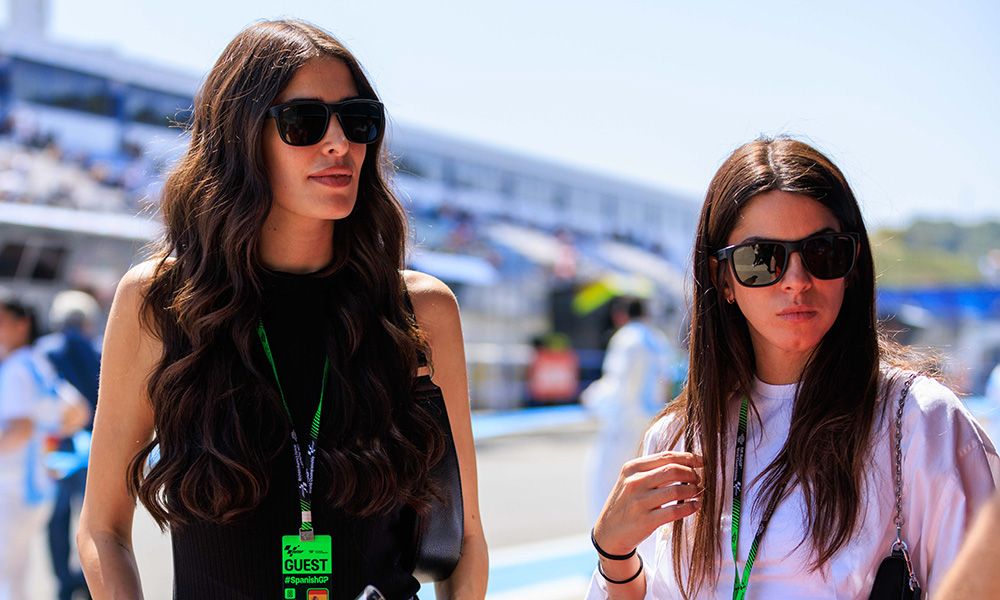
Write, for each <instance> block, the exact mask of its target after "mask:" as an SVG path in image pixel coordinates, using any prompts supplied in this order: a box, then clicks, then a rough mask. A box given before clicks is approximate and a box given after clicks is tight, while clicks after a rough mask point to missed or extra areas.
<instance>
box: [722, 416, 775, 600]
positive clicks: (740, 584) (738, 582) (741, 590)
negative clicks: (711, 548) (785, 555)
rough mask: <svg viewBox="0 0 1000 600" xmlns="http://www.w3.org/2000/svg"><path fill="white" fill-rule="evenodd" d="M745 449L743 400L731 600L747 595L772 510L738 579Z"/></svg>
mask: <svg viewBox="0 0 1000 600" xmlns="http://www.w3.org/2000/svg"><path fill="white" fill-rule="evenodd" d="M746 448H747V399H746V398H745V397H744V398H743V403H742V404H741V405H740V424H739V429H738V430H737V432H736V460H735V461H734V462H735V468H736V472H735V473H734V474H733V507H732V528H733V569H734V570H735V579H734V581H733V600H743V597H744V596H745V595H746V593H747V585H748V584H749V582H750V571H751V570H752V569H753V563H754V560H756V558H757V550H758V549H759V548H760V540H761V538H762V537H764V530H765V529H767V523H768V521H770V520H771V515H772V514H773V513H774V510H773V509H769V510H768V511H767V512H765V513H764V517H763V518H762V519H761V521H760V525H758V526H757V533H756V535H754V538H753V543H752V544H750V553H749V554H747V562H746V564H745V565H744V566H743V577H742V578H741V577H740V567H739V562H738V561H737V559H736V555H737V551H738V550H739V542H740V513H741V508H742V500H743V460H744V458H745V455H746Z"/></svg>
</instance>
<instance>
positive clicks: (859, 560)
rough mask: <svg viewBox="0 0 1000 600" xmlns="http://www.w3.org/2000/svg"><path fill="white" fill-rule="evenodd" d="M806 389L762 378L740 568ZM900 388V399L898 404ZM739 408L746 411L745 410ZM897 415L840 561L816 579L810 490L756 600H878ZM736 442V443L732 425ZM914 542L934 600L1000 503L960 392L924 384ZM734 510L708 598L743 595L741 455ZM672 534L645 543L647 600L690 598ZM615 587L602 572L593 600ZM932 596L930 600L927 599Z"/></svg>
mask: <svg viewBox="0 0 1000 600" xmlns="http://www.w3.org/2000/svg"><path fill="white" fill-rule="evenodd" d="M795 389H796V386H795V385H794V384H793V385H768V384H765V383H762V382H760V381H756V382H755V384H754V389H753V393H752V401H753V403H754V405H755V406H756V407H757V409H758V411H759V413H760V417H761V420H762V422H763V428H761V427H760V426H759V425H758V423H757V420H756V419H754V418H753V416H752V411H751V417H750V419H749V424H748V432H747V437H748V440H747V451H746V462H745V466H744V475H743V477H744V482H745V483H746V484H747V487H746V488H744V492H743V506H744V511H743V522H742V523H741V525H740V540H739V564H740V569H741V574H742V568H743V565H744V563H745V561H746V557H747V554H748V553H749V550H750V545H751V543H752V541H753V534H754V532H755V531H756V529H757V525H758V523H759V522H760V515H759V513H758V512H757V511H755V510H752V507H753V505H754V502H755V500H756V499H757V498H758V492H759V491H760V487H761V486H760V484H759V483H757V482H754V483H753V484H752V485H751V482H753V480H754V479H755V477H756V476H757V475H758V474H759V473H760V472H761V471H762V470H763V469H764V468H765V467H766V466H767V465H768V464H770V462H771V461H772V460H773V459H774V457H775V456H776V455H777V453H778V451H779V450H780V449H781V446H782V445H783V444H784V442H785V440H786V438H787V436H788V428H789V422H790V418H791V409H792V403H793V401H794V397H795ZM899 392H900V390H899V389H896V390H892V391H891V392H890V394H889V396H888V397H889V398H890V399H892V401H893V402H894V406H895V403H896V402H898V398H899ZM735 402H736V401H734V411H738V410H739V408H738V404H736V403H735ZM894 416H895V410H887V411H886V419H884V420H883V421H882V422H881V423H879V424H878V426H877V434H876V436H875V444H876V447H875V449H874V453H873V456H874V460H873V461H872V468H871V469H870V470H869V472H868V473H867V482H866V487H865V490H866V492H867V497H866V498H865V499H864V501H863V503H862V509H861V510H862V512H863V515H862V516H863V519H864V521H863V522H862V524H861V525H860V527H858V528H857V530H856V532H855V534H854V537H853V538H852V539H851V541H850V542H849V543H848V544H847V545H846V546H845V547H843V548H842V549H841V550H840V551H839V552H838V553H837V554H836V555H834V557H833V558H832V560H831V561H830V562H828V563H827V564H826V565H824V566H823V567H822V568H821V569H820V570H818V571H810V570H808V568H807V565H808V564H809V563H810V562H811V558H812V557H811V546H810V545H809V544H808V543H806V544H803V545H802V546H800V547H799V548H796V546H798V545H799V542H800V541H801V540H802V539H803V522H804V519H805V510H804V506H803V498H802V493H801V490H800V489H799V488H795V489H793V490H792V492H791V495H790V496H789V497H788V498H787V499H785V501H784V502H782V503H781V504H780V505H779V506H778V508H777V510H776V511H775V513H774V515H773V516H772V518H771V521H770V523H769V524H768V527H767V531H766V533H765V534H764V537H763V539H762V541H761V545H760V548H759V551H758V554H757V558H756V561H755V562H754V566H753V570H752V573H751V575H750V581H749V587H748V588H747V594H746V598H747V599H748V600H764V599H773V598H782V599H783V600H784V599H788V600H791V599H795V598H838V599H855V598H860V599H866V598H868V596H869V593H870V592H871V586H872V582H873V580H874V577H875V572H876V571H877V569H878V566H879V563H880V562H881V561H882V559H883V558H885V557H886V556H887V555H888V553H889V547H890V543H891V542H892V541H893V540H894V539H895V525H894V524H893V523H894V513H895V509H894V507H895V496H894V493H893V483H892V463H893V460H894V459H893V456H894V454H893V451H892V449H891V448H892V447H891V446H890V438H891V432H892V418H893V417H894ZM732 421H733V422H732V429H733V430H732V431H731V432H730V437H729V439H730V440H733V439H735V436H736V419H732ZM673 425H674V423H673V419H672V417H664V418H662V419H660V420H659V421H657V422H656V423H655V424H654V425H653V426H652V427H651V428H650V430H649V431H648V432H647V434H646V437H645V440H644V443H643V448H644V450H643V452H644V454H651V453H653V452H657V451H660V450H665V449H667V448H666V447H665V445H666V444H667V443H669V440H670V439H671V438H672V437H673V436H672V435H671V433H672V432H673V431H674V429H673ZM902 449H903V519H904V525H903V538H904V539H905V540H906V542H907V544H908V545H909V548H910V556H911V558H912V560H913V565H914V568H915V570H916V573H917V577H918V579H919V581H920V583H921V585H922V586H923V589H924V592H925V594H933V592H934V589H935V588H936V586H937V585H938V584H939V582H940V581H941V578H942V577H943V576H944V574H945V572H946V571H947V569H948V567H949V566H950V565H951V563H952V561H953V560H954V559H955V556H956V555H957V554H958V550H959V547H960V546H961V543H962V540H963V539H964V537H965V532H966V529H967V528H968V526H969V524H970V523H971V522H972V519H973V517H974V516H975V514H976V511H977V510H978V509H979V508H980V507H981V506H983V505H984V504H985V503H986V502H987V501H988V500H989V499H990V497H991V496H992V495H993V492H994V490H995V489H996V487H997V483H998V482H1000V458H998V456H997V451H996V449H995V447H994V446H993V443H992V442H991V441H990V440H989V438H988V437H987V435H986V433H985V432H984V431H983V430H982V428H981V427H980V426H979V425H978V424H977V423H976V421H975V419H974V418H973V417H972V415H971V414H970V413H969V412H968V410H966V409H965V407H964V406H963V405H962V403H961V402H960V401H959V400H958V398H956V397H955V395H954V394H953V393H952V392H951V391H950V390H948V389H947V388H946V387H944V386H943V385H941V384H940V383H938V382H936V381H934V380H932V379H928V378H925V377H920V378H918V379H917V380H916V381H915V382H914V383H913V386H912V387H911V388H910V392H909V394H908V396H907V400H906V405H905V408H904V411H903V444H902ZM724 452H725V456H726V459H727V462H726V464H727V468H726V469H725V481H724V482H723V485H722V488H721V489H722V490H724V492H723V493H724V498H725V500H724V502H723V509H722V519H721V523H720V527H721V531H720V535H721V540H722V542H723V543H722V546H723V550H722V564H721V566H720V568H719V579H718V581H717V582H710V583H708V584H706V586H705V587H704V588H702V591H701V594H700V597H703V598H719V599H722V598H724V599H726V600H729V599H731V598H732V594H733V578H734V573H735V568H734V565H733V557H732V550H731V545H730V543H729V540H730V539H731V535H732V530H731V527H730V525H731V523H730V521H731V519H730V506H731V501H732V476H733V473H732V461H733V459H732V453H733V448H732V447H730V448H728V450H724ZM670 531H672V527H671V526H670V525H667V526H665V527H663V528H660V530H658V531H657V532H654V534H653V535H652V536H650V537H649V538H647V539H646V540H645V541H644V542H643V543H642V544H641V545H640V546H639V552H640V554H641V555H642V559H643V562H644V563H645V565H646V567H645V574H646V575H645V576H646V596H645V597H646V599H647V600H653V599H656V600H663V599H667V598H680V597H681V594H680V592H679V591H678V590H679V586H678V582H677V581H676V580H675V577H674V568H673V558H672V551H671V542H670V539H669V537H668V535H667V534H668V532H670ZM606 585H607V584H606V583H605V582H604V580H603V578H601V576H600V575H599V574H598V573H597V572H596V571H595V573H594V577H593V579H592V581H591V586H590V590H589V591H588V594H587V600H598V599H603V598H607V591H606V589H607V588H606ZM925 597H926V596H925Z"/></svg>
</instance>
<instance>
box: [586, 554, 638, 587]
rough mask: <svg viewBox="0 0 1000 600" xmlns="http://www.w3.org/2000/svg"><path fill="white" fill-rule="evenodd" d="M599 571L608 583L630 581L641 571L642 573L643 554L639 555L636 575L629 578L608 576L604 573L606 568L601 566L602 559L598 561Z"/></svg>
mask: <svg viewBox="0 0 1000 600" xmlns="http://www.w3.org/2000/svg"><path fill="white" fill-rule="evenodd" d="M597 572H598V573H600V574H601V577H603V578H604V581H607V582H608V583H614V584H616V585H621V584H625V583H630V582H631V581H632V580H633V579H635V578H636V577H638V576H639V574H640V573H642V555H641V554H640V555H639V570H638V571H636V572H635V575H633V576H631V577H629V578H628V579H621V580H618V579H611V578H610V577H608V576H607V575H606V574H605V573H604V569H602V568H601V563H600V561H598V563H597Z"/></svg>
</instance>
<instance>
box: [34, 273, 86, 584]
mask: <svg viewBox="0 0 1000 600" xmlns="http://www.w3.org/2000/svg"><path fill="white" fill-rule="evenodd" d="M100 320H101V307H100V305H99V304H98V303H97V300H95V299H94V297H93V296H91V295H90V294H87V293H86V292H83V291H79V290H66V291H63V292H60V293H58V294H56V297H55V298H54V299H53V301H52V308H51V309H50V311H49V325H50V327H51V328H52V329H54V330H55V331H54V333H50V334H49V335H46V336H43V337H41V338H40V339H39V340H38V341H37V342H36V343H35V354H36V356H37V357H38V359H39V365H40V367H43V368H45V369H46V370H50V371H51V372H52V373H51V375H50V378H52V377H55V378H58V379H59V380H61V381H65V382H67V383H69V384H70V385H72V386H73V387H74V388H75V389H76V390H77V391H78V392H79V393H80V394H81V395H82V397H83V398H84V399H86V401H87V403H88V405H89V407H90V410H91V412H92V413H93V411H94V410H95V409H96V408H97V384H98V376H99V375H100V368H101V355H100V352H99V351H98V350H97V346H96V341H95V335H96V333H97V331H96V327H97V325H98V323H100ZM91 426H92V422H88V423H87V425H86V427H85V428H84V429H85V430H88V431H89V430H90V429H91ZM88 445H89V444H87V443H86V441H85V440H80V438H79V434H76V435H74V436H72V437H68V438H64V439H62V440H60V442H59V450H60V451H61V452H65V453H66V455H67V456H70V457H76V459H77V460H76V463H75V464H73V465H71V466H68V469H67V473H66V474H65V475H64V476H63V477H62V478H60V479H58V480H57V481H56V495H55V503H54V505H53V507H52V516H51V518H50V519H49V552H50V554H51V557H52V568H53V570H54V571H55V575H56V579H57V580H58V582H59V600H70V598H72V597H73V594H74V593H75V592H76V591H78V590H81V591H86V589H87V584H86V581H85V580H84V577H83V572H82V571H81V570H79V569H76V568H74V567H73V564H72V562H71V561H70V554H71V551H70V548H71V546H72V544H71V536H70V530H71V526H70V524H71V522H72V514H73V509H74V507H76V506H78V505H79V504H80V503H82V502H83V492H84V486H85V484H86V481H87V467H86V462H85V460H86V451H85V450H84V449H81V448H79V447H78V446H83V447H84V448H85V447H86V446H88Z"/></svg>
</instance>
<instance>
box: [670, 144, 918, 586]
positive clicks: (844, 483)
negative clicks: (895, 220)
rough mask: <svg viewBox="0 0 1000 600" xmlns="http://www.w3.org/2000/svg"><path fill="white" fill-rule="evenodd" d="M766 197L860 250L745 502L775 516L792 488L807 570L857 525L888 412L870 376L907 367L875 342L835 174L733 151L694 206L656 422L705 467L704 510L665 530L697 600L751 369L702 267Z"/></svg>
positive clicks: (712, 573) (869, 290)
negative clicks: (788, 203) (666, 420)
mask: <svg viewBox="0 0 1000 600" xmlns="http://www.w3.org/2000/svg"><path fill="white" fill-rule="evenodd" d="M772 190H780V191H784V192H789V193H793V194H802V195H804V196H808V197H810V198H813V199H815V200H816V201H818V202H820V203H821V204H823V205H824V206H825V207H826V208H828V209H829V210H830V211H831V212H832V213H833V215H834V216H835V217H836V218H837V220H838V221H839V223H840V226H841V230H842V231H845V232H854V233H857V234H858V235H859V236H860V240H861V243H860V254H859V256H858V259H857V262H856V263H855V267H854V270H853V271H852V272H851V274H850V275H848V281H847V286H846V289H845V292H844V301H843V304H842V306H841V309H840V314H839V315H838V316H837V319H836V321H835V322H834V324H833V325H832V327H831V328H830V330H829V331H828V332H827V333H826V335H825V336H824V337H823V339H822V340H821V342H820V343H819V345H818V346H817V347H816V348H815V349H814V350H813V352H812V353H811V355H810V357H809V359H808V361H807V363H806V365H805V368H804V369H803V372H802V374H801V375H800V379H799V387H798V391H797V394H796V397H795V402H794V405H793V408H792V416H791V428H790V431H789V433H788V439H787V440H786V441H785V444H784V446H783V447H782V448H781V450H780V451H779V453H778V455H777V456H776V457H775V459H774V461H773V462H771V464H769V465H768V466H767V467H766V468H765V469H764V471H763V472H762V473H761V474H760V475H759V480H760V482H761V490H762V491H761V495H760V497H759V500H758V501H757V502H756V503H755V504H754V510H756V511H759V512H758V514H760V512H763V511H767V510H773V509H774V508H775V507H777V505H778V504H779V503H780V502H781V501H782V500H783V499H784V498H785V497H786V496H787V495H788V493H789V492H790V491H791V489H792V488H793V487H795V486H798V487H799V488H800V489H801V491H802V494H803V497H804V502H805V506H806V515H805V523H804V527H805V532H806V533H805V535H804V539H803V540H802V543H806V542H807V541H808V542H810V544H811V546H812V550H813V561H812V564H811V565H810V567H811V568H813V569H816V568H819V567H821V566H822V565H823V564H825V563H826V562H827V561H829V560H830V559H831V558H832V557H833V555H834V554H835V553H836V552H837V551H838V550H840V549H841V548H843V547H844V545H845V544H847V543H848V541H849V540H850V539H851V537H852V535H853V533H854V531H855V530H856V529H857V528H858V527H859V526H860V523H859V512H860V509H861V507H862V499H863V493H864V489H863V486H864V473H865V469H866V467H867V466H868V464H869V461H868V459H869V458H870V449H871V446H872V440H873V427H874V425H875V423H876V422H877V421H878V420H879V419H880V415H881V413H882V412H884V411H883V409H884V407H885V406H886V403H885V402H882V401H881V400H880V398H881V397H882V396H883V394H882V392H880V389H881V388H880V386H883V385H884V389H888V388H889V387H890V386H889V385H885V384H886V381H883V379H882V377H881V376H880V372H881V370H880V369H881V367H882V366H887V365H892V366H901V367H906V366H908V365H909V364H911V363H910V362H909V361H908V359H907V357H906V356H904V354H903V352H902V351H901V349H900V348H899V347H898V346H897V345H896V344H894V343H893V342H891V341H890V340H889V338H888V337H887V336H884V335H881V334H880V333H879V327H878V323H877V320H876V310H875V273H874V266H873V260H872V253H871V246H870V244H869V240H868V234H867V232H866V230H865V225H864V222H863V221H862V218H861V211H860V209H859V207H858V203H857V200H856V199H855V197H854V194H853V192H852V191H851V188H850V186H849V185H848V183H847V180H846V178H845V177H844V175H843V173H841V171H840V170H839V169H838V168H837V167H836V166H835V165H834V164H833V163H832V162H831V161H830V160H829V159H828V158H827V157H826V156H824V155H823V154H821V153H820V152H818V151H817V150H816V149H814V148H812V147H811V146H809V145H808V144H805V143H803V142H800V141H797V140H794V139H790V138H777V139H759V140H756V141H753V142H750V143H748V144H745V145H743V146H741V147H739V148H737V149H736V150H735V151H734V152H733V153H732V154H731V155H730V156H729V157H728V158H727V159H726V161H725V162H724V163H723V164H722V166H721V167H720V168H719V170H718V172H717V173H716V174H715V177H714V178H713V179H712V182H711V184H710V185H709V187H708V193H707V195H706V198H705V203H704V205H703V206H702V210H701V216H700V218H699V222H698V229H697V232H696V236H695V243H694V297H693V305H692V313H691V314H692V319H691V330H690V366H689V368H690V371H689V375H688V381H687V384H686V385H685V387H684V389H683V390H682V391H681V394H680V395H679V396H678V398H677V400H676V401H675V402H673V403H671V404H670V405H669V406H668V407H667V408H666V409H664V411H663V413H661V416H662V415H672V416H673V417H674V418H675V419H676V420H677V422H678V423H680V424H681V427H680V428H678V430H677V434H676V437H675V438H674V439H673V440H672V441H671V442H669V444H670V445H674V446H675V445H676V444H678V443H679V442H680V438H681V437H683V438H684V447H685V448H687V449H689V450H693V451H699V452H701V454H702V455H703V457H704V461H705V473H704V478H703V485H704V486H705V490H704V493H703V504H702V507H701V509H700V511H699V512H698V513H697V515H696V516H695V517H694V519H693V524H691V523H688V522H687V521H684V520H682V521H676V522H675V523H674V525H673V535H672V544H673V563H674V573H675V576H676V579H677V581H679V582H681V588H682V593H683V594H684V596H685V598H693V597H695V596H697V595H698V592H699V590H700V589H701V588H702V586H703V585H704V584H705V582H706V581H714V580H715V578H716V577H717V576H718V566H719V564H720V560H721V556H722V555H721V552H722V547H721V539H720V535H719V531H720V530H719V520H720V517H721V514H722V510H723V509H724V506H723V505H724V504H725V502H726V500H725V499H726V498H727V497H728V496H726V494H725V491H724V490H722V489H720V488H721V487H722V486H721V485H720V483H721V482H722V481H723V480H724V474H725V470H724V469H725V468H726V465H727V462H726V459H727V457H726V456H723V454H724V453H723V449H725V448H726V447H727V444H728V443H729V439H728V438H729V435H728V432H729V429H730V425H731V424H732V423H734V422H735V420H736V417H735V412H734V410H733V404H732V402H733V400H734V399H738V398H742V397H744V396H746V397H750V392H751V389H752V386H753V378H754V365H755V362H754V349H753V344H752V343H751V339H750V332H749V329H748V326H747V322H746V318H745V317H744V316H743V313H742V312H741V311H740V308H739V306H738V305H736V304H729V303H728V302H726V300H725V298H724V296H723V293H722V289H721V286H716V285H715V284H714V283H713V282H715V281H722V278H723V276H724V272H723V269H725V268H728V267H727V265H726V264H725V263H719V262H716V261H713V260H710V257H711V256H712V255H713V254H714V252H715V251H716V250H718V249H720V248H722V247H724V246H726V245H727V240H728V238H729V234H730V232H731V231H732V230H733V228H734V227H735V226H736V223H737V219H738V218H739V215H740V211H741V210H742V209H743V207H744V206H746V204H747V203H748V202H749V201H750V200H751V199H753V198H754V197H755V196H757V195H758V194H762V193H765V192H769V191H772ZM713 269H715V272H713ZM893 372H894V373H898V371H893ZM895 377H898V375H896V376H894V377H891V378H893V379H894V378H895ZM758 419H759V417H758ZM685 559H686V560H687V561H688V564H689V568H688V570H687V572H686V573H685V572H684V566H683V565H684V562H685Z"/></svg>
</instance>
